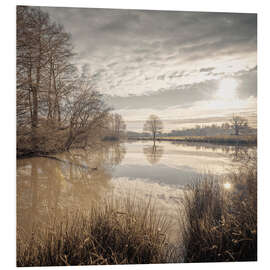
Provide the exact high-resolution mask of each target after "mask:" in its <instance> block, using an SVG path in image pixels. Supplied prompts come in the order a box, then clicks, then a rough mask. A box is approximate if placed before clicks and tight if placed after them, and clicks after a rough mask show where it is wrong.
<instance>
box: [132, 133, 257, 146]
mask: <svg viewBox="0 0 270 270" xmlns="http://www.w3.org/2000/svg"><path fill="white" fill-rule="evenodd" d="M130 139H132V140H133V139H135V140H152V138H151V137H139V138H130ZM157 140H158V141H172V142H207V143H216V144H230V145H257V136H256V135H238V136H235V135H218V136H176V137H158V138H157Z"/></svg>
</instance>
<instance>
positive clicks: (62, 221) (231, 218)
mask: <svg viewBox="0 0 270 270" xmlns="http://www.w3.org/2000/svg"><path fill="white" fill-rule="evenodd" d="M256 160H257V157H256V156H252V155H247V156H246V159H245V160H244V161H243V162H242V165H241V166H240V167H239V168H238V169H237V170H235V171H233V172H231V173H230V175H229V176H227V177H225V178H224V179H223V182H222V180H221V179H216V178H215V177H214V176H213V175H211V174H207V175H206V176H205V177H204V176H202V177H201V179H200V181H196V184H194V185H192V186H190V188H188V189H186V190H185V195H184V198H183V200H182V204H181V207H180V208H181V212H179V227H178V228H179V234H178V235H179V241H178V242H177V244H174V245H173V244H172V243H170V241H169V235H170V232H171V231H172V227H171V224H170V222H169V220H168V217H166V216H165V215H164V213H163V214H161V212H160V211H159V209H158V205H157V203H156V202H155V201H154V200H153V199H151V198H149V200H138V199H137V198H136V196H135V195H131V193H130V194H128V195H127V196H121V197H118V198H113V197H112V198H107V199H105V200H104V201H102V202H100V201H99V202H98V203H97V204H96V205H95V204H93V205H92V207H91V208H90V209H89V210H87V211H83V210H81V211H72V210H70V211H69V212H67V213H65V214H64V215H62V216H57V217H54V218H51V219H50V220H49V221H48V225H46V226H40V225H36V226H35V227H34V229H33V230H32V234H31V235H29V234H26V232H24V231H23V230H22V228H20V227H19V226H18V227H17V266H58V265H62V266H64V265H97V264H149V263H174V262H183V261H184V262H226V261H256V260H257V164H256ZM228 183H229V185H228ZM226 187H227V188H226ZM62 214H63V213H62ZM183 251H184V252H183ZM183 253H184V254H183Z"/></svg>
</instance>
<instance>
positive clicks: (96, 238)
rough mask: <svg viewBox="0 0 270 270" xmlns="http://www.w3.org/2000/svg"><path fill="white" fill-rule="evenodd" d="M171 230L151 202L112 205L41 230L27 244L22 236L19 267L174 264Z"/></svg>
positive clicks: (112, 203)
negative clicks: (169, 236) (169, 240)
mask: <svg viewBox="0 0 270 270" xmlns="http://www.w3.org/2000/svg"><path fill="white" fill-rule="evenodd" d="M168 228H169V224H168V223H167V221H166V220H165V219H164V218H163V217H162V216H160V215H158V213H157V211H156V209H155V207H154V206H153V203H151V201H150V200H149V202H148V203H147V204H146V205H143V204H141V203H136V202H135V201H132V200H131V199H130V198H129V199H125V201H124V202H121V203H120V202H119V200H117V201H116V200H115V201H110V203H109V202H107V203H105V204H104V205H103V206H102V207H101V208H100V206H99V207H93V208H92V209H91V210H90V211H88V212H87V213H86V212H85V213H82V212H80V213H69V215H67V216H66V218H64V219H63V220H60V221H57V220H55V221H54V222H53V224H51V226H49V227H48V228H47V229H40V228H37V229H36V231H35V232H34V233H33V234H32V237H31V239H29V240H28V241H25V239H24V238H23V235H22V234H21V233H18V235H17V266H57V265H95V264H145V263H165V262H173V261H175V260H174V259H173V256H174V255H173V254H174V251H173V250H172V249H171V248H170V247H169V245H168V242H167V241H168V240H167V237H166V236H167V230H168Z"/></svg>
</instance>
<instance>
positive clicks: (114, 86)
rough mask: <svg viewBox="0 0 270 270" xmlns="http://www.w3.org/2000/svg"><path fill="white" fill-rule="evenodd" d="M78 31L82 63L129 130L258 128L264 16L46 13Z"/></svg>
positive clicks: (107, 11) (77, 45)
mask: <svg viewBox="0 0 270 270" xmlns="http://www.w3.org/2000/svg"><path fill="white" fill-rule="evenodd" d="M43 10H45V11H47V12H48V13H49V14H50V15H51V17H52V19H53V20H54V21H57V22H59V23H61V24H62V25H64V27H65V30H66V31H67V32H70V33H71V34H72V39H73V44H74V49H75V51H76V53H77V56H76V59H75V61H76V62H77V63H78V65H79V66H80V68H82V69H84V70H87V71H88V72H89V74H90V75H91V76H93V77H94V78H95V79H96V81H97V87H98V88H99V89H100V91H101V92H102V93H104V94H105V95H106V100H107V102H108V103H109V104H110V105H111V106H113V107H114V109H115V110H116V111H117V112H118V113H120V114H121V115H122V116H123V117H124V119H125V121H126V123H127V128H128V129H129V130H133V131H142V126H143V122H144V121H145V119H146V118H147V117H148V116H149V115H150V114H156V115H158V116H159V117H160V118H161V119H162V120H163V121H164V127H165V130H166V131H168V130H171V129H181V128H185V127H191V126H194V125H196V124H206V123H222V122H224V121H227V120H228V119H229V118H230V117H231V116H232V114H233V113H236V114H239V115H244V116H245V117H248V119H249V122H250V124H251V125H252V126H256V125H257V120H256V119H257V16H256V14H239V13H238V14H236V13H198V12H176V11H138V10H113V9H88V8H81V9H77V8H43Z"/></svg>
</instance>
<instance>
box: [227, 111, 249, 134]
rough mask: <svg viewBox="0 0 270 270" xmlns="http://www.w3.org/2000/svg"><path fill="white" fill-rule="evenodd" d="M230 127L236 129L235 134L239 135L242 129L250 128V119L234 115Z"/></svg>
mask: <svg viewBox="0 0 270 270" xmlns="http://www.w3.org/2000/svg"><path fill="white" fill-rule="evenodd" d="M230 128H231V129H233V130H234V135H237V136H238V135H239V133H240V130H243V129H246V128H248V120H247V119H245V118H243V117H240V116H235V115H233V117H232V119H231V120H230Z"/></svg>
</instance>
